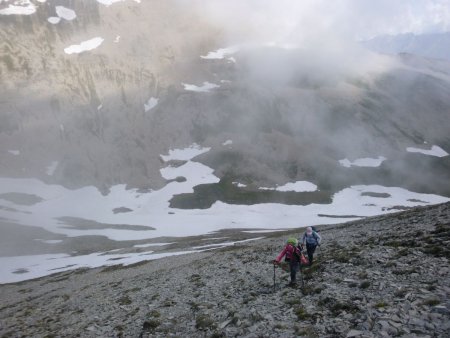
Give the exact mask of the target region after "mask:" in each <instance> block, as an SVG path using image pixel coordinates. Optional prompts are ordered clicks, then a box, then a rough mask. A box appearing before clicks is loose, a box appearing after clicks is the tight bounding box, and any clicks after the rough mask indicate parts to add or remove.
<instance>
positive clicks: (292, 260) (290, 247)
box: [273, 238, 301, 286]
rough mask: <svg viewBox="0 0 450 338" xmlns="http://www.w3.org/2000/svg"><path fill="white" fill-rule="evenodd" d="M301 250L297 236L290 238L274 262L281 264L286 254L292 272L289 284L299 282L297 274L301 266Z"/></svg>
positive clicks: (292, 284) (293, 284)
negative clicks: (298, 246)
mask: <svg viewBox="0 0 450 338" xmlns="http://www.w3.org/2000/svg"><path fill="white" fill-rule="evenodd" d="M300 255H301V253H300V250H299V249H298V248H297V240H296V239H295V238H289V239H288V240H287V243H286V246H285V247H284V249H283V251H281V252H280V254H279V255H278V256H277V258H275V260H274V261H273V264H276V265H278V264H280V262H281V260H282V259H283V257H285V256H286V258H285V261H286V262H289V270H290V272H291V282H290V283H289V286H295V285H296V284H297V280H296V275H297V271H298V270H299V268H300V264H299V258H300Z"/></svg>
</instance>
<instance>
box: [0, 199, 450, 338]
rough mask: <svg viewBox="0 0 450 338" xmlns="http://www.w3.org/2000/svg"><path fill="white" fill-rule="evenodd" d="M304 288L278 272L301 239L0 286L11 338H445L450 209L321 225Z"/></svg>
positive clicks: (449, 314)
mask: <svg viewBox="0 0 450 338" xmlns="http://www.w3.org/2000/svg"><path fill="white" fill-rule="evenodd" d="M319 229H320V231H321V235H322V237H323V239H324V240H323V245H322V247H321V249H319V250H318V252H317V255H316V256H317V257H316V258H317V260H316V262H315V264H314V265H313V266H312V267H310V268H304V269H303V270H302V276H303V281H304V285H303V287H298V288H296V289H292V288H286V287H285V285H286V284H287V282H288V274H287V273H284V272H282V271H281V270H280V269H277V270H276V285H275V288H274V284H273V266H272V264H271V261H272V260H273V258H274V257H275V256H276V254H277V253H278V252H279V251H280V250H281V249H282V247H283V245H284V242H285V240H286V238H287V237H288V236H291V235H299V234H300V233H301V231H302V230H301V229H298V230H296V231H291V232H284V233H278V234H277V233H274V234H272V235H270V234H269V235H266V236H267V237H266V238H265V239H261V240H258V241H254V242H248V243H241V244H237V245H232V246H229V247H228V248H225V249H220V250H217V251H215V250H213V251H207V252H203V253H196V254H192V255H185V256H180V257H170V258H165V259H161V260H156V261H151V262H144V263H139V264H137V265H134V266H125V267H121V266H114V267H106V268H98V269H92V270H85V269H80V270H75V271H70V272H63V273H58V274H55V275H52V276H47V277H43V278H39V279H36V280H32V281H26V282H22V283H16V284H10V285H2V286H0V299H1V307H0V318H1V320H0V323H1V324H0V334H1V336H2V337H23V336H33V337H53V336H55V337H56V336H82V337H99V336H107V337H172V336H173V337H193V336H196V337H293V336H299V337H391V336H398V337H446V336H448V335H449V334H450V324H449V323H450V320H449V319H450V287H449V284H448V281H449V278H450V266H449V262H448V259H449V255H450V252H449V240H450V237H449V236H450V204H449V203H447V204H441V205H436V206H431V207H420V208H415V209H412V210H409V211H405V212H401V213H395V214H392V215H384V216H377V217H372V218H367V219H365V220H360V221H354V222H349V223H344V224H340V225H334V226H322V227H320V226H319Z"/></svg>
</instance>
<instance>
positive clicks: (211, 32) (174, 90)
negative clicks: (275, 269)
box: [0, 1, 450, 195]
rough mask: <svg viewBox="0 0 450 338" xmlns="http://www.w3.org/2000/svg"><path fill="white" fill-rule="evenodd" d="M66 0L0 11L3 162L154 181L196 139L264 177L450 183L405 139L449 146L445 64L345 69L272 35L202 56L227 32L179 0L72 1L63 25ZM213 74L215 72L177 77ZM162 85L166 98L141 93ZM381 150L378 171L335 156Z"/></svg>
mask: <svg viewBox="0 0 450 338" xmlns="http://www.w3.org/2000/svg"><path fill="white" fill-rule="evenodd" d="M58 4H60V2H58V1H47V2H45V3H41V4H39V6H38V7H37V11H36V13H35V14H33V15H30V16H2V17H1V20H0V28H1V29H0V49H1V51H2V55H1V57H0V85H1V87H2V92H1V93H0V102H1V110H0V151H1V154H2V155H1V156H0V175H1V176H6V177H37V178H39V179H41V180H44V181H46V182H52V183H58V184H62V185H64V186H67V187H80V186H86V185H95V186H97V187H98V188H100V189H101V190H102V191H103V192H107V191H108V189H109V188H110V187H111V186H112V185H114V184H118V183H125V184H127V185H128V186H129V187H137V188H142V189H145V188H158V187H161V186H162V185H163V184H164V180H163V178H162V177H161V175H160V173H159V169H160V167H161V160H160V157H159V155H160V154H164V153H167V151H168V150H169V149H171V148H177V147H185V146H188V145H190V144H191V143H193V142H197V143H200V144H202V145H206V146H211V147H213V149H212V151H211V152H209V153H208V154H207V155H204V156H203V157H202V158H200V159H199V160H201V161H202V162H204V163H207V164H208V165H211V166H212V167H213V168H214V169H215V170H216V174H217V175H219V176H220V177H225V176H232V177H234V178H241V179H243V180H245V181H247V183H252V182H254V183H255V184H257V185H260V186H261V185H263V184H264V185H266V186H267V185H275V184H284V183H286V182H288V181H294V180H302V179H305V180H311V181H314V182H317V183H319V186H320V188H322V189H331V190H335V189H338V188H341V187H342V186H347V185H348V184H355V183H361V182H363V183H380V184H384V185H388V184H389V185H397V186H404V187H407V188H410V189H414V190H417V191H426V192H435V193H440V194H443V195H450V187H449V183H448V182H450V180H448V173H449V170H448V169H449V162H448V159H431V158H423V157H422V158H420V159H419V158H418V157H417V156H416V155H411V154H407V153H406V152H405V148H406V147H408V146H412V145H420V146H422V145H423V142H424V141H426V142H428V144H429V145H432V144H438V145H439V146H440V147H443V149H446V150H447V151H449V149H450V139H449V137H448V135H449V133H448V123H447V122H448V118H449V111H450V102H449V100H448V97H450V81H449V76H450V66H449V65H448V64H446V63H442V64H440V65H439V67H437V68H436V65H435V64H434V63H433V64H428V63H427V61H424V60H422V59H420V58H416V59H415V61H414V62H411V60H405V59H401V58H400V59H397V60H390V61H389V62H388V63H389V64H390V66H389V67H386V68H383V70H382V71H377V72H359V73H352V74H351V75H350V74H347V73H346V71H344V70H345V67H344V66H343V65H342V63H343V62H344V61H345V59H344V60H338V59H336V60H335V59H333V56H332V55H331V56H327V55H322V56H321V57H320V59H321V61H320V66H317V65H316V64H315V63H314V62H312V59H314V58H315V57H314V55H313V56H311V55H310V54H308V52H307V51H306V52H305V51H302V50H298V49H295V50H291V49H286V48H281V47H274V46H271V47H270V46H263V47H261V46H247V47H245V48H242V49H241V51H239V52H236V53H235V54H234V55H233V58H234V59H229V58H222V59H202V58H200V56H201V55H203V56H205V55H207V54H208V52H209V51H212V50H215V49H218V48H220V47H225V46H224V44H227V43H229V41H227V40H226V39H225V38H224V37H223V34H222V33H223V32H222V31H221V29H220V28H218V27H216V26H215V25H214V23H212V22H210V21H207V20H205V19H204V18H203V17H202V16H201V15H200V14H199V13H198V12H196V11H194V10H190V9H189V8H188V7H186V6H181V5H180V3H179V2H176V1H164V2H160V1H142V2H141V3H138V2H132V1H127V2H119V3H117V4H114V5H112V6H108V7H106V6H103V5H101V4H99V3H98V2H95V1H68V2H64V6H67V7H70V8H72V9H73V10H74V11H75V12H76V14H77V17H76V18H75V19H74V20H71V21H68V20H61V21H60V22H59V23H58V24H56V25H53V24H51V23H49V22H48V21H47V18H48V17H51V16H55V5H58ZM5 6H6V5H5ZM95 37H101V38H102V39H104V40H103V42H102V44H101V45H100V46H99V47H98V48H96V49H93V50H90V51H87V52H84V53H80V54H66V53H65V52H64V49H65V48H67V47H68V46H70V45H74V44H80V43H81V42H82V41H87V40H89V39H92V38H95ZM347 62H348V61H347ZM322 65H326V67H322ZM347 66H348V65H347ZM343 69H344V70H343ZM205 81H206V82H209V83H213V84H215V85H217V86H220V87H217V88H214V89H212V90H211V91H210V92H196V91H194V92H193V91H188V90H185V87H184V86H183V83H185V84H195V85H196V86H201V85H202V84H203V83H204V82H205ZM152 97H153V98H154V99H157V100H158V101H157V105H156V106H154V107H152V108H151V109H149V108H145V105H147V107H149V105H148V104H149V101H148V100H149V99H150V98H152ZM153 102H154V101H153ZM228 139H231V140H233V146H232V147H226V148H224V147H223V146H222V143H223V142H224V141H226V140H228ZM8 150H12V151H20V154H19V155H15V154H14V153H11V152H8ZM16 154H17V152H16ZM379 155H383V156H385V157H387V158H388V159H389V160H390V161H387V162H386V163H385V165H384V167H383V170H382V171H369V172H368V171H365V172H362V171H358V170H357V169H355V170H351V171H342V168H341V167H340V166H339V164H338V160H340V159H342V158H346V157H348V158H350V159H355V158H359V157H377V156H379ZM417 162H420V165H418V166H417V165H416V163H417ZM55 163H56V165H55V167H54V170H50V172H51V175H50V174H49V167H50V168H51V167H52V165H53V164H55ZM330 172H333V173H335V174H334V175H333V177H330V175H329V173H330Z"/></svg>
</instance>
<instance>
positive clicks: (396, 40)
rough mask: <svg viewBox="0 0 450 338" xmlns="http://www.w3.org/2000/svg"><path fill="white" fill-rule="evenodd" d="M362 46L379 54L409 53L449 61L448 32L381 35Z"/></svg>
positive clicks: (449, 33)
mask: <svg viewBox="0 0 450 338" xmlns="http://www.w3.org/2000/svg"><path fill="white" fill-rule="evenodd" d="M362 44H363V45H364V46H365V47H367V48H369V49H370V50H373V51H375V52H379V53H385V54H394V55H395V54H399V53H409V54H414V55H420V56H424V57H427V58H433V59H442V60H446V61H450V32H447V33H434V34H422V35H416V34H413V33H407V34H399V35H383V36H377V37H375V38H373V39H370V40H367V41H363V42H362Z"/></svg>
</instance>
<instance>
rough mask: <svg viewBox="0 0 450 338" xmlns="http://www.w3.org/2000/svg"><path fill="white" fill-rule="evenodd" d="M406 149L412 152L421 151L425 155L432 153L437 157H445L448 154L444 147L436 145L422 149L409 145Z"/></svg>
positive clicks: (431, 154)
mask: <svg viewBox="0 0 450 338" xmlns="http://www.w3.org/2000/svg"><path fill="white" fill-rule="evenodd" d="M406 151H408V152H410V153H421V154H424V155H430V156H436V157H445V156H448V153H447V152H446V151H445V150H444V149H442V148H441V147H439V146H437V145H434V146H432V147H431V149H428V150H427V149H421V148H414V147H408V148H406Z"/></svg>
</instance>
